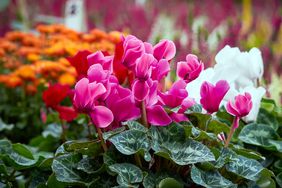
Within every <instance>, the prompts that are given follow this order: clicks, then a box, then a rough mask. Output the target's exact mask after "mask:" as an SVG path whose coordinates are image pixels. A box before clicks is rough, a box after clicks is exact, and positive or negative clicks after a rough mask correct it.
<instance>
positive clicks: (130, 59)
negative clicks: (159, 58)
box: [122, 35, 145, 70]
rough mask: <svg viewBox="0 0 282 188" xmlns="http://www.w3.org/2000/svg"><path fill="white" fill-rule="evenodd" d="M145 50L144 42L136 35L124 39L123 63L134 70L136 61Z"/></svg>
mask: <svg viewBox="0 0 282 188" xmlns="http://www.w3.org/2000/svg"><path fill="white" fill-rule="evenodd" d="M144 52H145V47H144V43H143V42H142V41H141V40H139V39H137V38H136V37H134V36H132V35H129V36H127V37H125V38H124V40H123V56H122V63H123V65H124V66H126V67H127V68H129V69H130V70H134V68H135V63H136V62H135V61H136V59H137V58H139V57H140V56H141V55H142V54H143V53H144Z"/></svg>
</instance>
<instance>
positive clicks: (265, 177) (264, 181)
mask: <svg viewBox="0 0 282 188" xmlns="http://www.w3.org/2000/svg"><path fill="white" fill-rule="evenodd" d="M271 176H273V174H272V172H271V171H270V170H267V169H264V170H263V171H262V172H261V176H260V178H259V179H258V180H257V182H256V185H257V186H259V188H276V184H275V181H274V180H273V179H272V178H271ZM277 182H278V181H277Z"/></svg>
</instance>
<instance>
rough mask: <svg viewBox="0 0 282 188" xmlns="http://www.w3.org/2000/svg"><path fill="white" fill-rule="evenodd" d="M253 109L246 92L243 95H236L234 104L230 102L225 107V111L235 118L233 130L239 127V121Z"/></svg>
mask: <svg viewBox="0 0 282 188" xmlns="http://www.w3.org/2000/svg"><path fill="white" fill-rule="evenodd" d="M252 107H253V103H252V97H251V95H250V94H249V93H248V92H246V93H245V94H244V95H241V94H239V95H237V96H236V97H235V101H234V103H233V102H232V101H231V100H230V101H228V103H227V105H226V110H227V112H228V113H229V114H231V115H233V116H235V117H236V121H238V122H235V124H236V125H235V127H234V128H235V129H236V128H238V126H239V119H240V118H242V117H244V116H246V115H248V114H249V112H250V111H251V109H252Z"/></svg>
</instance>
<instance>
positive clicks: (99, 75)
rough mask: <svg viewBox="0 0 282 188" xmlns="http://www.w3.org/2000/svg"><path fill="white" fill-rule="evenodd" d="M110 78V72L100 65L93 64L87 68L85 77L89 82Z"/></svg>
mask: <svg viewBox="0 0 282 188" xmlns="http://www.w3.org/2000/svg"><path fill="white" fill-rule="evenodd" d="M109 76H110V72H109V71H107V70H104V69H103V67H102V65H100V64H94V65H92V66H91V67H89V69H88V72H87V77H88V79H89V81H90V82H101V81H104V80H106V79H108V78H109Z"/></svg>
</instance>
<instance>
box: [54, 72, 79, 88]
mask: <svg viewBox="0 0 282 188" xmlns="http://www.w3.org/2000/svg"><path fill="white" fill-rule="evenodd" d="M58 81H59V83H60V84H62V85H69V86H73V85H74V84H75V82H76V77H75V76H74V75H72V74H69V73H64V74H62V75H61V76H60V77H59V79H58Z"/></svg>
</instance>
